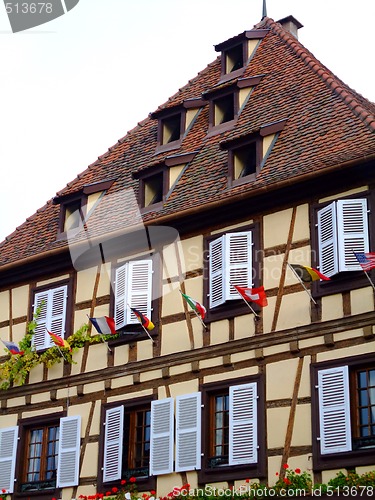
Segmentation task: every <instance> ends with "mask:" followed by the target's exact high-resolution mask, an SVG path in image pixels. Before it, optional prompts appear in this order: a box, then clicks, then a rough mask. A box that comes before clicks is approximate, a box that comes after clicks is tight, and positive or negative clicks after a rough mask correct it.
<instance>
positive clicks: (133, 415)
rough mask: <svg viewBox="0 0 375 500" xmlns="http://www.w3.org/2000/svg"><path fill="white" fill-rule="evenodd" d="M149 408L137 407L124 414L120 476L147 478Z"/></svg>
mask: <svg viewBox="0 0 375 500" xmlns="http://www.w3.org/2000/svg"><path fill="white" fill-rule="evenodd" d="M150 425H151V410H149V409H145V408H143V409H138V410H134V411H129V412H126V413H125V415H124V444H123V458H122V477H123V478H124V479H129V478H130V477H132V476H136V477H137V478H148V475H149V462H150V429H151V427H150Z"/></svg>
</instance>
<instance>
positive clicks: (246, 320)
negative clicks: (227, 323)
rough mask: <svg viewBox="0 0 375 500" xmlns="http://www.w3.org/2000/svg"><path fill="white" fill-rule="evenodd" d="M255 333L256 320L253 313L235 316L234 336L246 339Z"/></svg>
mask: <svg viewBox="0 0 375 500" xmlns="http://www.w3.org/2000/svg"><path fill="white" fill-rule="evenodd" d="M254 335H255V321H254V315H253V314H245V315H244V316H237V317H236V318H234V338H235V339H236V340H237V339H246V338H250V337H253V336H254Z"/></svg>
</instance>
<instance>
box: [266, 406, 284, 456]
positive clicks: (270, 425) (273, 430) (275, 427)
mask: <svg viewBox="0 0 375 500" xmlns="http://www.w3.org/2000/svg"><path fill="white" fill-rule="evenodd" d="M289 412H290V408H288V407H282V408H269V409H268V410H267V447H268V448H283V447H284V444H285V436H286V429H287V426H288V419H289Z"/></svg>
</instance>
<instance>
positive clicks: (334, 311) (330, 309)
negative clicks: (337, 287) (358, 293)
mask: <svg viewBox="0 0 375 500" xmlns="http://www.w3.org/2000/svg"><path fill="white" fill-rule="evenodd" d="M343 315H344V312H343V303H342V295H341V294H339V293H337V294H335V295H327V297H322V321H328V320H330V319H338V318H342V317H343Z"/></svg>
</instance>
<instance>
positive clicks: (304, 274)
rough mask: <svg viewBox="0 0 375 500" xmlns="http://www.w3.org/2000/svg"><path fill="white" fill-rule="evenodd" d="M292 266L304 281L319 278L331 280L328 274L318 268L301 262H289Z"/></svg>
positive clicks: (307, 281)
mask: <svg viewBox="0 0 375 500" xmlns="http://www.w3.org/2000/svg"><path fill="white" fill-rule="evenodd" d="M289 265H290V267H291V268H293V270H294V272H295V273H296V274H297V276H298V277H299V278H300V280H301V281H303V282H304V283H309V282H310V281H317V280H324V281H327V280H330V279H331V278H329V277H328V276H325V275H324V274H322V273H320V272H319V271H318V270H317V269H314V268H313V267H308V266H301V265H300V264H289Z"/></svg>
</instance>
